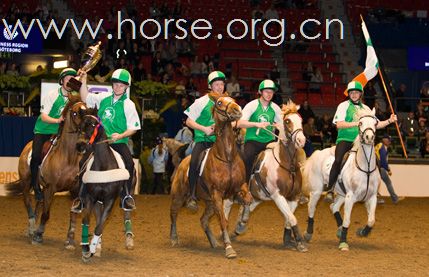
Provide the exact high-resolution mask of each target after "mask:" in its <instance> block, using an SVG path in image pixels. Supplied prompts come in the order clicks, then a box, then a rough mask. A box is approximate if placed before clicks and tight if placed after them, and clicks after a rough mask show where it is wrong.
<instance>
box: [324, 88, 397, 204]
mask: <svg viewBox="0 0 429 277" xmlns="http://www.w3.org/2000/svg"><path fill="white" fill-rule="evenodd" d="M347 95H348V97H349V99H348V100H346V101H344V102H342V103H340V104H339V105H338V107H337V111H336V113H335V116H334V119H333V121H332V122H333V123H334V124H335V125H336V126H337V129H338V137H337V141H336V143H337V146H336V147H335V161H334V163H333V164H332V168H331V171H330V174H329V183H328V186H327V188H326V190H327V191H328V193H327V195H326V198H327V199H328V200H329V201H332V200H333V188H334V185H335V183H336V182H337V178H338V175H339V174H340V171H341V163H342V161H343V158H344V155H345V154H346V153H347V152H348V151H350V149H352V146H353V142H354V141H355V139H356V137H357V136H358V135H359V128H358V125H359V118H357V116H356V115H357V112H358V111H359V110H361V109H367V110H370V108H369V107H368V106H366V105H365V104H363V103H362V101H361V100H362V95H363V85H362V83H361V82H358V81H351V82H350V83H349V84H348V85H347ZM395 121H397V117H396V115H394V114H392V115H391V116H390V118H389V119H388V120H385V121H381V122H379V123H378V124H377V129H380V128H384V127H386V126H387V125H389V124H390V123H393V122H395Z"/></svg>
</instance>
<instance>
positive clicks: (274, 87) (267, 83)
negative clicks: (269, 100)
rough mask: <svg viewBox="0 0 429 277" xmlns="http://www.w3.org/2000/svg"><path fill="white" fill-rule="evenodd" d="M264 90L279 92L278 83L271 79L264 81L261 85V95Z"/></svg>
mask: <svg viewBox="0 0 429 277" xmlns="http://www.w3.org/2000/svg"><path fill="white" fill-rule="evenodd" d="M264 89H272V90H274V91H277V90H278V88H277V85H276V83H274V82H273V81H272V80H269V79H266V80H263V81H262V82H261V83H260V84H259V92H260V93H261V92H262V91H263V90H264Z"/></svg>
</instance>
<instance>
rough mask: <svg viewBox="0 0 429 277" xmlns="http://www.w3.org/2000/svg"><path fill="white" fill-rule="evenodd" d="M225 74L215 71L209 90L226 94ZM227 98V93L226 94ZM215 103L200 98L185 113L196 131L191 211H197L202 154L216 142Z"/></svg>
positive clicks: (191, 176) (192, 166)
mask: <svg viewBox="0 0 429 277" xmlns="http://www.w3.org/2000/svg"><path fill="white" fill-rule="evenodd" d="M225 79H226V78H225V74H223V73H222V72H221V71H213V72H211V73H210V74H209V76H208V85H209V89H211V90H212V91H213V92H216V93H218V94H224V93H225V92H224V90H225ZM225 96H227V95H226V93H225ZM213 106H214V102H213V101H212V100H211V99H210V98H209V96H208V94H206V95H204V96H202V97H200V98H198V99H197V100H195V102H194V103H193V104H192V105H191V106H190V107H189V108H188V109H187V110H186V111H185V114H186V115H187V116H188V119H187V120H186V125H188V126H189V127H190V128H192V129H194V132H195V136H194V142H195V146H194V148H193V150H192V154H191V163H190V166H189V185H190V191H191V196H190V198H189V200H188V202H187V204H186V205H187V207H188V208H189V209H191V210H197V209H198V206H197V201H196V196H195V192H196V185H197V178H198V172H197V167H198V161H199V157H200V154H201V152H203V151H204V150H206V149H207V148H210V147H212V146H213V143H214V142H215V140H216V136H215V135H214V128H213V126H214V123H215V122H214V120H213V116H212V108H213Z"/></svg>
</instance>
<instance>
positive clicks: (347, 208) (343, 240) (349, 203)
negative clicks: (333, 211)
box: [338, 193, 354, 251]
mask: <svg viewBox="0 0 429 277" xmlns="http://www.w3.org/2000/svg"><path fill="white" fill-rule="evenodd" d="M353 204H354V202H353V194H352V193H347V194H346V197H345V201H344V219H343V225H342V226H343V227H342V229H341V237H340V244H339V246H338V248H339V249H340V250H342V251H348V250H349V245H348V243H347V231H348V229H349V226H350V216H351V213H352V209H353Z"/></svg>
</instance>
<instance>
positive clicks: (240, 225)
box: [235, 222, 247, 236]
mask: <svg viewBox="0 0 429 277" xmlns="http://www.w3.org/2000/svg"><path fill="white" fill-rule="evenodd" d="M246 231H247V225H246V224H245V223H241V222H240V223H238V224H237V226H236V227H235V233H236V234H237V235H238V236H239V235H242V234H244V233H245V232H246Z"/></svg>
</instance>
